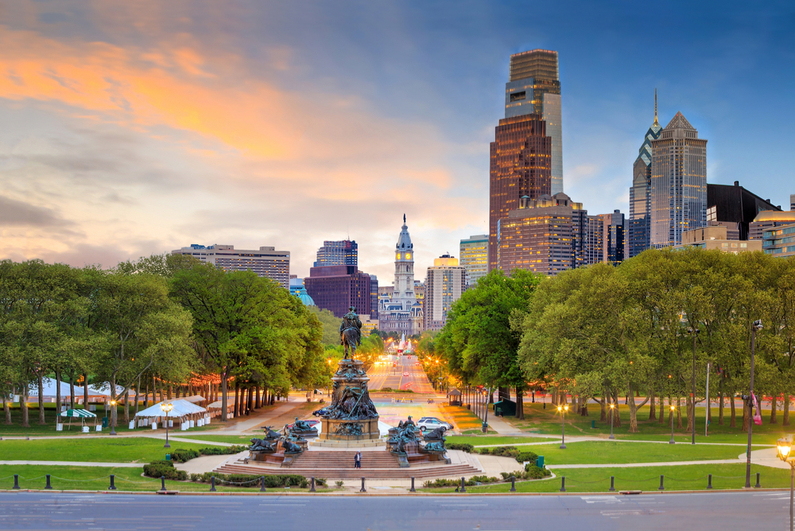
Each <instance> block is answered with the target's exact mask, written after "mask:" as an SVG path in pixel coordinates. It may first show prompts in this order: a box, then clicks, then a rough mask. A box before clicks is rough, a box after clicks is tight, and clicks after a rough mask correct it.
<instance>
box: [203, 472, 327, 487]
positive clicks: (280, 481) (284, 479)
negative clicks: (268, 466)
mask: <svg viewBox="0 0 795 531" xmlns="http://www.w3.org/2000/svg"><path fill="white" fill-rule="evenodd" d="M213 476H215V480H216V482H223V483H240V485H235V486H239V487H260V486H261V485H262V483H261V480H260V478H265V487H266V488H268V487H269V488H276V487H300V488H303V489H305V488H307V487H308V486H309V481H308V480H307V479H306V478H305V477H304V476H301V475H299V474H279V475H275V476H257V475H253V474H216V473H213V472H205V473H203V474H191V475H190V480H191V481H194V482H197V483H210V482H211V481H212V477H213ZM321 480H322V481H323V484H324V485H325V482H326V480H325V479H322V478H321ZM315 484H318V485H320V483H319V480H318V479H317V478H316V479H315Z"/></svg>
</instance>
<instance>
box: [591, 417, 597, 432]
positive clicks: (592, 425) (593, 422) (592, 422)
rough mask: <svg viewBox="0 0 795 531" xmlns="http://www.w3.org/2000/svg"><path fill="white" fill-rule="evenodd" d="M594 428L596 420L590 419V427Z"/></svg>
mask: <svg viewBox="0 0 795 531" xmlns="http://www.w3.org/2000/svg"><path fill="white" fill-rule="evenodd" d="M595 428H596V421H595V420H593V419H591V429H592V430H593V429H595Z"/></svg>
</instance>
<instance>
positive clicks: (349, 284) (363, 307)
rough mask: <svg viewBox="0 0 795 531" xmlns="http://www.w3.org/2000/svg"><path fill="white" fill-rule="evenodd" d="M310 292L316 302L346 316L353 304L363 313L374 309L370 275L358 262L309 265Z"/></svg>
mask: <svg viewBox="0 0 795 531" xmlns="http://www.w3.org/2000/svg"><path fill="white" fill-rule="evenodd" d="M304 286H305V287H306V292H307V293H308V294H309V296H310V297H312V300H313V301H314V302H315V305H316V306H317V307H318V308H320V309H322V310H329V311H330V312H331V313H333V314H334V316H335V317H339V318H342V316H343V315H345V314H346V313H348V308H349V307H350V306H353V307H354V308H356V312H357V313H358V314H360V315H368V316H369V315H370V314H371V312H372V296H371V284H370V275H368V274H367V273H362V272H361V271H359V270H358V269H356V268H355V267H354V266H345V265H341V266H323V267H312V268H310V269H309V276H308V277H306V278H305V279H304Z"/></svg>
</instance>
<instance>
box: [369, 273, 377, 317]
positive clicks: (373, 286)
mask: <svg viewBox="0 0 795 531" xmlns="http://www.w3.org/2000/svg"><path fill="white" fill-rule="evenodd" d="M370 317H371V318H372V319H375V320H376V321H377V320H378V277H377V276H375V275H370Z"/></svg>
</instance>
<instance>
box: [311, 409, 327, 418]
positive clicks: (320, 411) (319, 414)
mask: <svg viewBox="0 0 795 531" xmlns="http://www.w3.org/2000/svg"><path fill="white" fill-rule="evenodd" d="M312 414H313V415H314V416H316V417H322V416H323V415H326V414H328V408H327V407H322V408H320V409H318V410H317V411H313V412H312Z"/></svg>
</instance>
